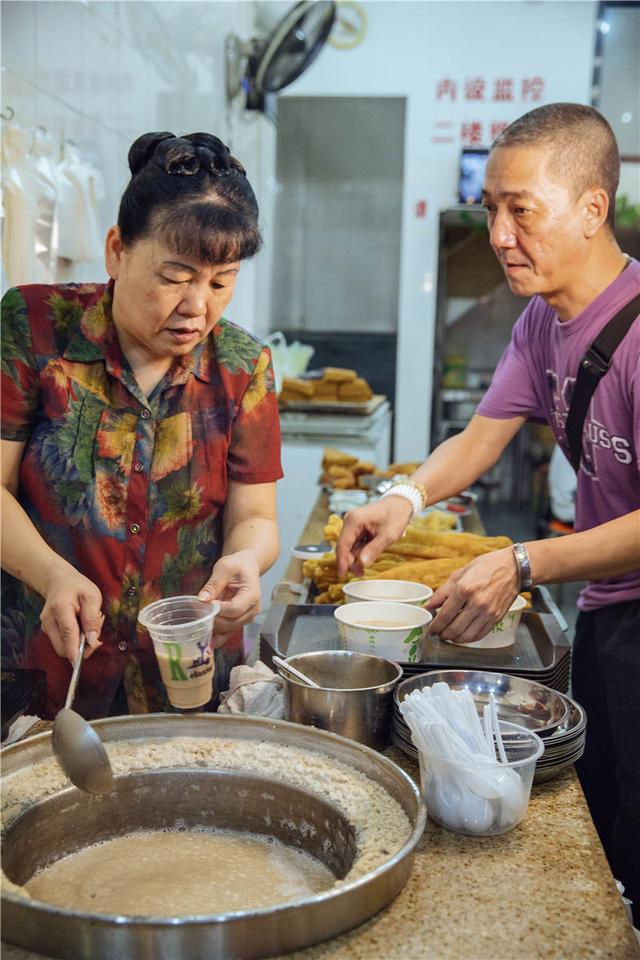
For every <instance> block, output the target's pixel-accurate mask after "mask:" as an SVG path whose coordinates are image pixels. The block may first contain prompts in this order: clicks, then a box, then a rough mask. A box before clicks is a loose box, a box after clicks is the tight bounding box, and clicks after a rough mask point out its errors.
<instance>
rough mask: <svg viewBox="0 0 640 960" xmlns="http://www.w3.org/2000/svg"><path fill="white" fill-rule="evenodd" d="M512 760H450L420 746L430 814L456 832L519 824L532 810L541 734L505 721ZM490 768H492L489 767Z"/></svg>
mask: <svg viewBox="0 0 640 960" xmlns="http://www.w3.org/2000/svg"><path fill="white" fill-rule="evenodd" d="M499 725H500V733H501V734H502V741H503V744H504V749H505V753H506V757H507V763H506V764H503V763H498V762H497V757H496V763H495V764H493V763H490V764H487V763H486V762H482V761H477V762H474V761H462V760H450V759H448V758H445V757H441V756H438V755H437V754H435V753H432V752H430V751H429V752H427V751H426V750H424V749H423V747H419V748H418V758H419V763H420V784H421V787H422V794H423V796H424V799H425V803H426V805H427V811H428V814H429V816H430V817H431V818H432V819H433V820H435V822H436V823H438V824H440V826H441V827H446V828H447V830H452V831H453V832H454V833H464V834H467V835H469V836H473V837H493V836H497V835H498V834H501V833H507V832H508V831H509V830H513V828H514V827H515V826H517V824H519V823H520V822H521V821H522V820H523V819H524V818H525V816H526V814H527V808H528V806H529V797H530V796H531V785H532V783H533V775H534V773H535V769H536V762H537V761H538V760H539V759H540V757H541V756H542V754H543V752H544V743H543V741H542V740H541V739H540V737H539V736H538V735H537V734H535V733H533V732H532V731H531V730H527V729H526V728H525V727H521V726H519V725H518V724H515V723H507V722H506V721H503V720H501V721H499ZM487 768H489V769H487Z"/></svg>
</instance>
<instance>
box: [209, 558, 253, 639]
mask: <svg viewBox="0 0 640 960" xmlns="http://www.w3.org/2000/svg"><path fill="white" fill-rule="evenodd" d="M198 599H199V600H204V601H205V602H206V603H210V602H211V601H213V600H218V601H219V602H220V613H219V614H218V615H217V617H216V619H215V626H214V631H215V634H227V633H233V631H234V630H238V629H239V628H240V627H243V626H244V625H245V623H250V622H251V621H252V620H253V619H254V617H255V616H256V615H257V614H258V613H260V610H261V609H262V598H261V595H260V567H259V565H258V560H257V558H256V557H255V555H254V554H253V553H252V552H251V551H250V550H240V551H238V553H230V554H229V555H228V556H225V557H221V558H220V559H219V560H218V562H217V563H216V564H215V565H214V567H213V570H212V571H211V576H210V577H209V579H208V580H207V582H206V583H205V585H204V587H203V588H202V590H201V591H200V593H199V594H198Z"/></svg>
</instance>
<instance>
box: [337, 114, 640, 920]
mask: <svg viewBox="0 0 640 960" xmlns="http://www.w3.org/2000/svg"><path fill="white" fill-rule="evenodd" d="M619 173H620V158H619V154H618V148H617V144H616V141H615V137H614V135H613V132H612V130H611V128H610V127H609V124H608V123H607V122H606V120H604V118H603V117H602V116H601V115H600V114H599V113H598V112H597V111H596V110H594V109H593V108H591V107H586V106H582V105H580V104H566V103H557V104H549V105H547V106H544V107H539V108H538V109H536V110H532V111H531V112H530V113H528V114H525V116H524V117H521V118H520V119H519V120H516V121H515V122H514V123H512V124H511V125H510V126H509V127H508V128H507V129H506V130H505V131H504V133H503V134H501V136H500V137H499V138H498V139H497V140H496V142H495V143H494V145H493V147H492V150H491V153H490V156H489V161H488V163H487V171H486V177H485V184H484V191H483V196H484V205H485V207H486V209H487V213H488V226H489V235H490V242H491V246H492V248H493V250H494V252H495V254H496V256H497V257H498V259H499V261H500V263H501V264H502V267H503V269H504V273H505V276H506V279H507V282H508V284H509V286H510V288H511V290H512V292H513V293H514V294H516V295H517V296H523V297H531V298H532V299H531V301H530V303H529V304H528V306H527V308H526V309H525V311H524V313H523V314H522V316H521V317H520V318H519V320H518V321H517V323H516V325H515V327H514V330H513V335H512V338H511V342H510V344H509V346H508V347H507V350H506V351H505V353H504V355H503V357H502V359H501V360H500V363H499V364H498V367H497V368H496V371H495V374H494V377H493V382H492V384H491V387H490V388H489V390H488V391H487V393H486V395H485V397H484V398H483V400H482V402H481V404H480V406H479V407H478V409H477V411H476V413H475V415H474V416H473V418H472V419H471V421H470V423H469V424H468V426H467V427H466V429H465V430H464V431H462V433H460V434H458V435H457V436H455V437H451V438H450V439H449V440H446V441H445V442H444V443H443V444H441V445H440V446H439V447H437V448H436V449H435V450H434V451H433V452H432V453H431V454H430V456H429V457H428V459H427V460H426V462H425V463H424V464H423V465H422V466H421V467H420V468H419V469H418V470H417V471H416V473H415V474H414V475H413V476H412V477H411V478H410V479H409V481H408V483H403V484H402V485H399V486H398V488H397V489H394V488H392V489H391V490H390V491H389V493H388V494H385V496H384V498H382V499H381V500H379V501H378V502H377V503H374V504H371V505H369V506H367V507H362V508H359V509H357V510H354V511H352V512H351V513H350V514H348V516H347V518H346V520H345V524H344V529H343V532H342V536H341V537H340V540H339V542H338V545H337V548H336V550H337V558H338V571H339V573H345V572H346V571H347V569H349V568H351V569H352V570H354V571H356V572H358V573H360V572H361V571H362V569H363V567H365V566H367V565H368V564H370V563H372V562H373V561H374V560H375V559H376V557H377V556H378V555H379V554H380V553H381V552H382V551H383V550H384V548H385V547H386V546H388V544H390V543H392V542H393V541H394V540H397V539H398V538H399V537H400V536H401V535H402V533H403V532H404V530H405V528H406V526H407V523H408V522H409V520H410V519H411V516H412V513H413V512H414V511H415V510H416V509H418V510H419V509H421V508H422V507H424V506H427V505H429V504H431V503H435V502H437V501H438V500H442V499H444V498H446V497H448V496H451V495H453V494H455V493H458V492H459V491H460V490H464V489H465V488H466V487H467V486H469V485H470V484H471V483H473V482H475V481H476V480H477V479H478V477H480V476H482V474H484V473H485V472H486V471H487V470H489V469H490V468H491V467H492V466H493V464H494V463H495V462H496V460H497V459H498V458H499V456H500V455H501V453H502V452H503V451H504V449H505V448H506V446H507V445H508V443H509V441H510V440H511V439H512V438H513V437H514V436H515V434H516V433H517V432H518V430H520V428H521V427H522V425H523V424H524V423H525V422H526V421H527V420H528V419H529V418H537V419H542V420H545V421H546V422H547V423H549V424H550V426H551V428H552V429H553V431H554V433H555V435H556V438H557V441H558V444H559V445H560V447H561V448H562V449H563V450H564V451H565V453H566V452H568V443H567V435H566V430H565V424H566V420H567V414H568V411H569V404H570V401H571V395H572V391H573V385H574V383H575V380H576V376H577V372H578V369H579V364H580V360H581V358H582V356H583V355H584V353H585V352H586V350H587V349H588V348H589V346H590V345H591V343H592V342H593V340H594V339H595V338H596V336H597V335H598V333H599V332H600V331H601V330H602V329H603V328H604V327H605V326H606V324H607V323H608V321H609V320H610V319H611V318H612V317H613V316H615V314H616V313H618V312H619V311H620V310H621V309H622V308H623V307H624V306H625V305H626V304H627V303H629V302H630V301H631V300H633V299H634V298H635V297H637V296H638V295H639V294H640V263H638V262H637V261H635V260H631V259H630V258H629V257H627V256H626V255H625V254H624V253H623V252H622V251H621V250H620V248H619V246H618V244H617V242H616V240H615V237H614V233H613V211H614V202H615V193H616V190H617V186H618V179H619ZM575 531H576V532H575V533H573V534H570V535H567V536H564V537H560V538H554V539H547V540H539V541H533V542H531V543H527V544H516V545H515V547H513V548H511V547H508V548H506V549H503V550H497V551H495V552H494V553H491V554H488V555H484V556H482V557H479V558H477V559H476V560H474V561H472V562H471V563H470V564H468V565H467V566H466V567H464V568H463V569H462V570H459V571H457V572H456V573H454V574H453V575H452V576H451V577H450V578H449V580H448V581H447V583H445V584H444V585H443V586H442V587H440V588H439V589H438V590H436V592H435V593H434V595H433V597H432V599H431V601H430V604H429V606H430V608H431V609H432V610H437V611H438V612H437V615H436V616H435V618H434V620H433V623H432V627H431V629H432V631H433V632H434V633H436V634H439V635H440V636H441V637H443V638H444V639H446V640H451V641H454V642H457V643H469V642H471V641H473V640H476V639H478V638H479V637H481V636H483V635H484V634H485V633H486V632H487V631H488V630H489V629H490V628H491V627H492V626H493V624H494V623H496V622H497V621H498V620H499V619H500V618H501V617H502V616H503V615H504V614H505V613H506V611H507V610H508V608H509V606H510V605H511V603H512V601H513V599H514V597H515V595H516V594H517V593H518V591H519V590H522V589H526V588H527V587H528V586H531V585H535V584H539V583H548V582H558V581H567V580H588V581H589V583H588V585H587V587H586V588H585V589H584V590H583V592H582V594H581V596H580V600H579V606H580V611H581V612H580V614H579V617H578V622H577V624H576V635H575V640H574V647H573V658H572V661H573V662H572V682H573V693H574V696H575V697H576V699H577V700H578V701H580V702H581V703H582V704H583V706H584V707H585V709H586V712H587V716H588V725H587V746H586V750H585V754H584V757H583V758H582V760H581V762H580V764H579V765H578V773H579V775H580V779H581V783H582V786H583V788H584V791H585V794H586V797H587V800H588V803H589V808H590V810H591V814H592V816H593V819H594V821H595V824H596V826H597V828H598V832H599V834H600V838H601V840H602V843H603V846H604V848H605V851H606V853H607V856H608V858H609V862H610V864H611V866H612V869H613V871H614V873H615V875H616V876H617V877H618V878H619V879H620V880H622V882H623V883H624V884H625V887H626V889H627V894H628V896H629V897H630V898H631V899H632V900H634V901H635V902H634V917H635V919H636V922H638V923H639V925H640V729H639V725H638V723H637V713H638V710H637V702H638V695H639V691H640V316H638V317H636V319H635V321H634V322H633V324H632V326H631V329H630V330H629V331H628V332H627V334H626V336H625V337H624V339H623V340H622V342H621V343H620V345H619V346H618V348H617V350H616V352H615V353H614V356H613V362H612V364H611V367H610V369H609V370H608V372H607V373H606V375H605V376H604V378H603V379H602V380H601V381H600V383H599V385H598V387H597V388H596V390H595V393H594V395H593V397H592V399H591V402H590V405H589V408H588V410H587V415H586V418H585V423H584V430H583V438H582V457H581V463H580V468H579V471H578V477H577V492H576V522H575Z"/></svg>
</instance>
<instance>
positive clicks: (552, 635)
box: [260, 589, 571, 693]
mask: <svg viewBox="0 0 640 960" xmlns="http://www.w3.org/2000/svg"><path fill="white" fill-rule="evenodd" d="M545 594H546V591H545V592H540V591H539V590H538V589H536V591H534V598H533V610H531V611H525V613H524V614H523V616H522V619H521V621H520V625H519V627H518V632H517V635H516V642H515V644H514V645H513V646H512V647H503V648H500V649H496V650H491V649H489V650H487V649H480V650H478V649H473V648H470V647H465V646H455V645H454V644H451V643H441V642H440V641H439V640H438V639H437V637H428V638H427V640H426V642H425V643H424V644H423V655H422V659H421V660H420V661H419V662H418V663H408V662H403V663H401V664H400V666H401V667H402V672H403V676H404V677H411V676H415V675H416V674H420V673H425V672H427V671H429V670H438V669H440V670H444V669H447V668H451V669H459V670H492V671H495V672H498V673H505V674H511V675H513V676H517V677H524V678H528V679H530V680H536V681H537V682H538V683H543V684H544V685H545V686H547V687H551V688H553V689H555V690H560V691H561V692H563V693H565V692H566V691H567V690H568V689H569V670H570V664H571V646H570V644H569V641H568V639H567V636H566V634H565V627H564V626H563V622H562V620H561V615H560V614H559V613H558V612H556V610H554V609H553V606H552V604H550V602H549V599H548V597H547V596H546V595H545ZM335 609H336V608H335V607H334V606H330V605H328V604H318V605H314V604H274V605H273V606H272V607H271V609H270V610H269V613H268V614H267V617H266V618H265V622H264V624H263V625H262V629H261V634H260V659H261V660H263V661H264V662H265V663H267V664H268V665H272V659H271V658H272V656H273V654H274V653H275V654H277V655H278V656H280V657H290V656H294V655H295V654H298V653H307V652H309V651H312V650H338V649H340V639H339V636H338V630H337V626H336V623H335V619H334V616H333V613H334V610H335Z"/></svg>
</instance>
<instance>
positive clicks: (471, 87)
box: [464, 77, 486, 100]
mask: <svg viewBox="0 0 640 960" xmlns="http://www.w3.org/2000/svg"><path fill="white" fill-rule="evenodd" d="M485 87H486V83H485V81H484V77H469V78H467V79H466V80H465V82H464V98H465V100H484V90H485Z"/></svg>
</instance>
